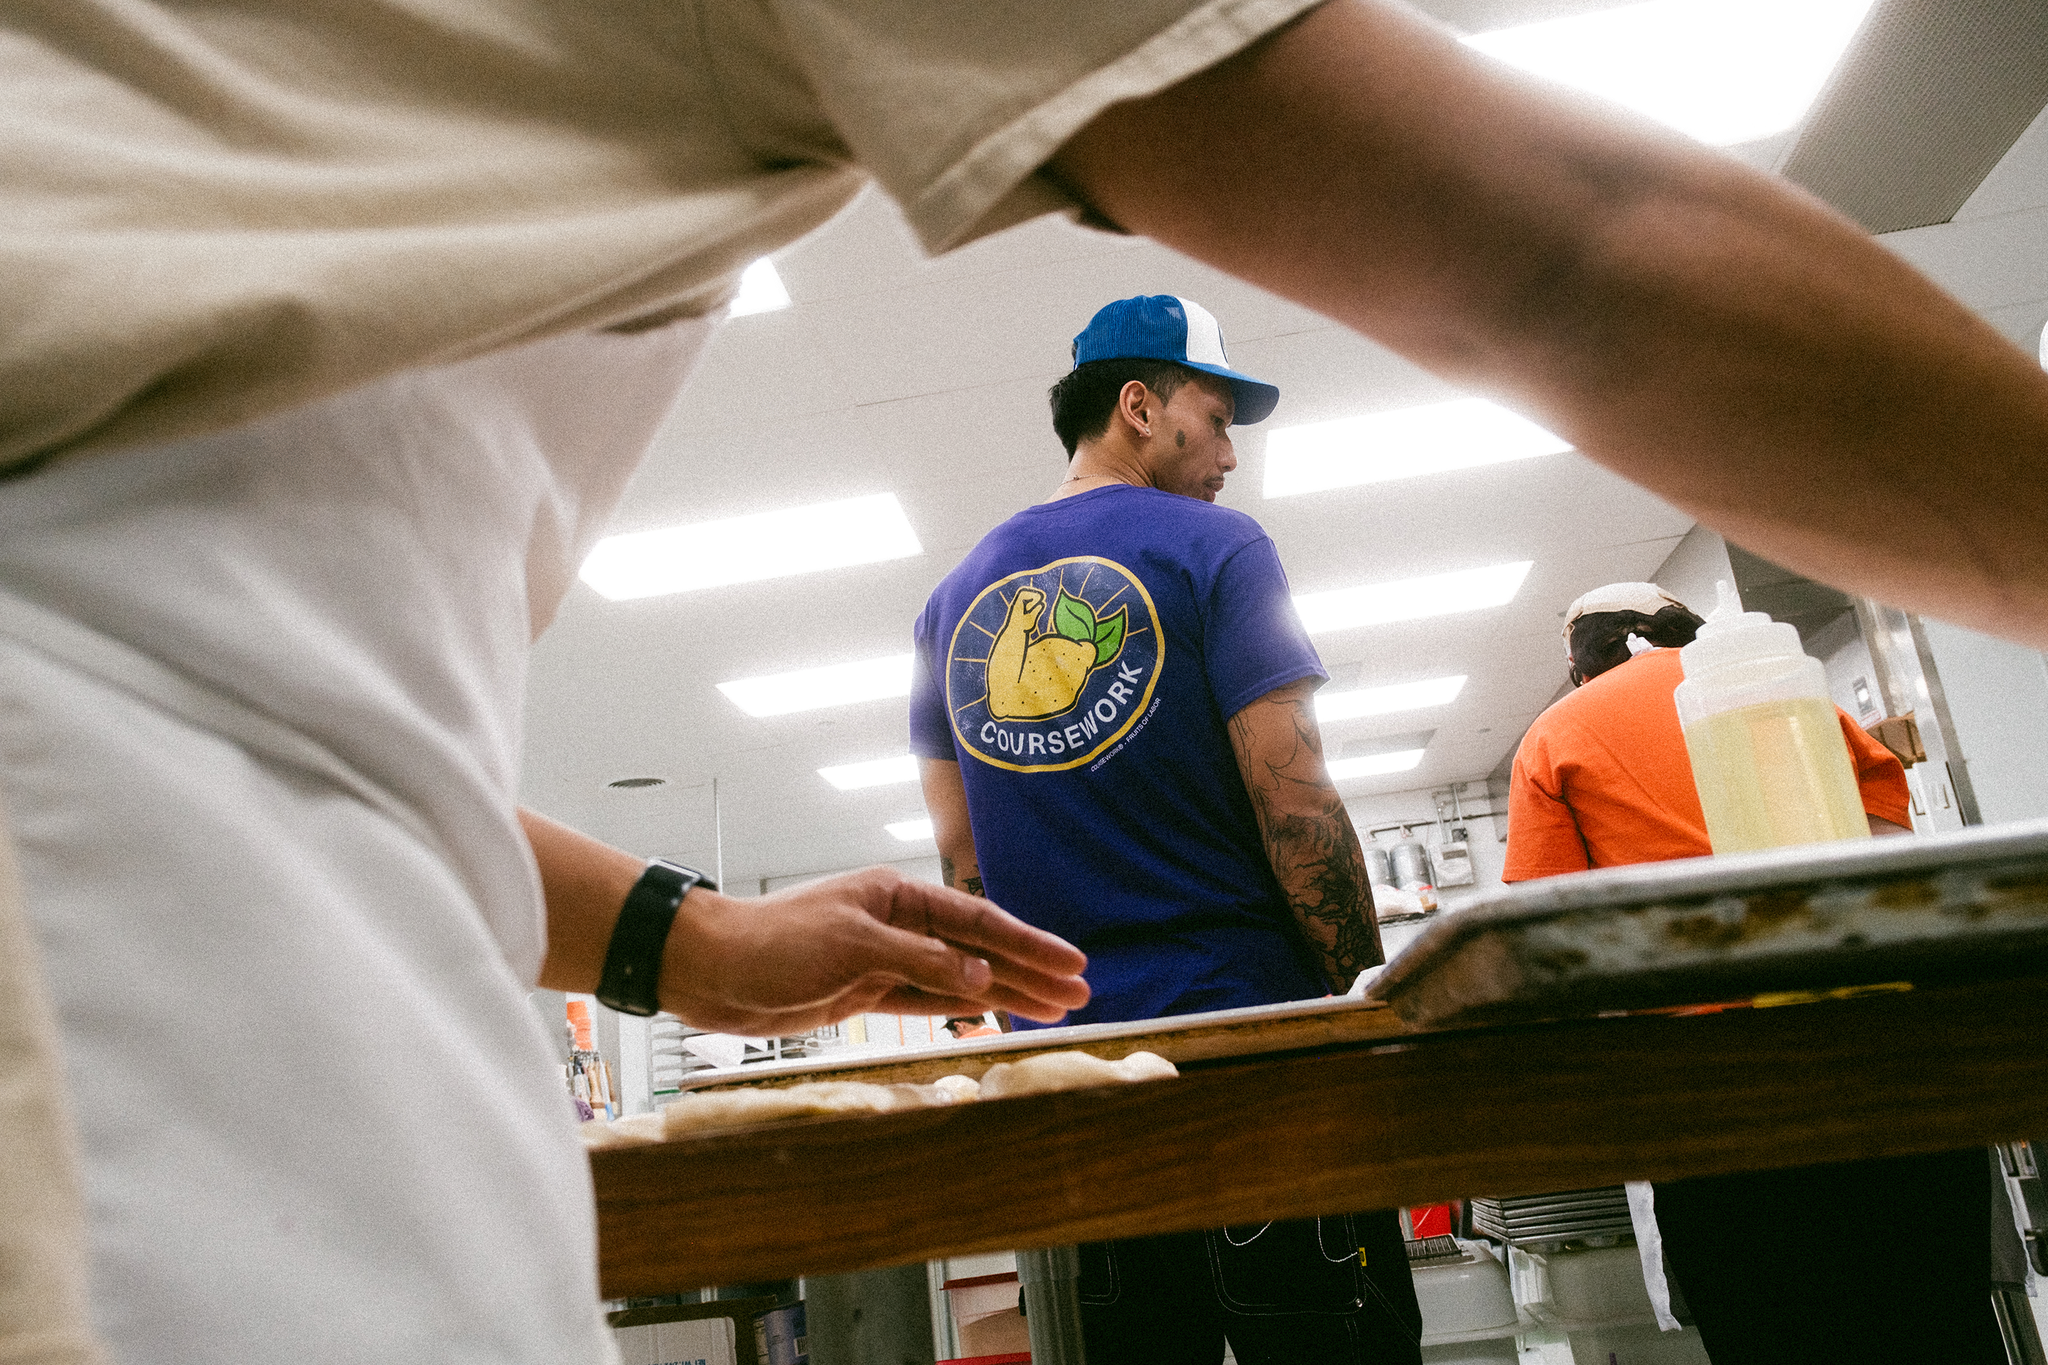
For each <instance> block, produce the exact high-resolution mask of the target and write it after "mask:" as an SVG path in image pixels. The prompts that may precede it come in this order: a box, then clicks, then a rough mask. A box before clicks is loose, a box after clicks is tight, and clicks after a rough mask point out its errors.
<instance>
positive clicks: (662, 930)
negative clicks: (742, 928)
mask: <svg viewBox="0 0 2048 1365" xmlns="http://www.w3.org/2000/svg"><path fill="white" fill-rule="evenodd" d="M693 886H701V887H703V888H705V889H706V890H708V891H716V890H717V889H718V883H717V882H714V881H712V880H711V878H709V877H707V876H705V875H704V874H703V873H702V872H699V871H698V870H697V869H696V868H694V867H684V866H683V865H682V864H681V863H672V862H670V861H668V860H667V859H666V858H656V859H655V860H654V861H653V862H651V863H649V864H647V870H646V871H645V872H643V873H641V874H640V880H639V881H637V882H634V883H633V889H632V890H631V891H628V892H627V893H626V903H625V904H624V905H623V906H621V907H619V919H618V923H616V924H614V925H613V926H612V941H611V943H610V944H608V945H607V946H606V947H605V950H604V971H603V972H601V973H599V975H598V979H597V998H598V1000H599V1002H600V1003H602V1004H605V1005H609V1006H610V1007H611V1008H613V1009H615V1010H617V1011H619V1012H620V1013H621V1014H638V1015H649V1014H653V1013H655V1012H657V1011H658V1010H660V1009H661V1002H660V999H659V995H658V992H659V988H660V986H661V950H662V948H663V947H664V946H665V945H666V944H667V943H668V931H669V927H670V926H671V925H673V924H674V923H675V922H676V911H677V910H679V909H681V908H682V904H683V897H685V896H687V895H689V894H690V888H691V887H693Z"/></svg>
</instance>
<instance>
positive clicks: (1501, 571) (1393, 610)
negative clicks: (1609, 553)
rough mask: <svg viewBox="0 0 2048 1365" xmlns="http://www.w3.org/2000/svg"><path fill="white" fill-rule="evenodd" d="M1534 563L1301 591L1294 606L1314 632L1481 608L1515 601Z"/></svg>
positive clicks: (1520, 563)
mask: <svg viewBox="0 0 2048 1365" xmlns="http://www.w3.org/2000/svg"><path fill="white" fill-rule="evenodd" d="M1534 562H1535V561H1533V560H1528V559H1524V560H1520V561H1517V562H1516V563H1513V564H1492V565H1488V566H1487V567H1486V568H1483V569H1461V570H1459V571H1458V572H1456V573H1439V574H1429V575H1427V576H1426V577H1422V578H1403V579H1398V580H1396V581H1394V582H1391V583H1367V584H1364V585H1363V586H1360V587H1356V588H1338V589H1335V590H1334V591H1331V592H1310V593H1302V594H1301V595H1299V596H1298V597H1296V598H1295V599H1294V609H1295V610H1296V611H1297V612H1299V613H1300V614H1301V624H1302V627H1303V629H1305V630H1307V631H1308V633H1309V634H1311V635H1315V634H1319V633H1320V632H1322V631H1326V630H1346V629H1349V628H1350V627H1352V626H1374V625H1379V624H1381V623H1382V622H1385V621H1416V620H1420V619H1421V618H1423V617H1425V616H1450V615H1452V614H1453V613H1456V612H1461V611H1478V610H1480V609H1481V608H1483V607H1497V606H1500V605H1501V604H1502V603H1504V602H1512V601H1513V600H1514V598H1515V594H1516V593H1517V592H1520V591H1521V588H1522V580H1523V579H1524V578H1527V577H1528V576H1529V569H1530V567H1531V565H1532V564H1533V563H1534Z"/></svg>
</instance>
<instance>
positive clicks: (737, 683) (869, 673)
mask: <svg viewBox="0 0 2048 1365" xmlns="http://www.w3.org/2000/svg"><path fill="white" fill-rule="evenodd" d="M911 662H912V660H911V656H910V655H908V654H891V655H889V656H888V657H887V658H883V659H861V660H858V661H856V662H854V663H850V664H827V665H825V666H824V667H823V668H800V669H797V670H796V671H795V672H792V673H765V674H763V675H761V676H760V677H758V678H735V679H733V680H732V681H731V682H722V683H720V684H719V685H718V690H719V691H721V692H723V693H725V695H726V697H727V698H728V699H729V700H730V701H731V702H732V704H733V705H734V706H737V707H739V708H740V710H742V711H744V712H746V713H747V714H748V715H750V716H785V715H788V714H789V713H790V712H792V711H816V710H819V709H821V708H823V707H827V706H849V705H851V704H852V703H854V702H857V701H874V700H876V699H877V698H879V697H907V696H909V695H910V667H911Z"/></svg>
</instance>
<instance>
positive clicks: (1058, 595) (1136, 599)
mask: <svg viewBox="0 0 2048 1365" xmlns="http://www.w3.org/2000/svg"><path fill="white" fill-rule="evenodd" d="M1164 656H1165V649H1164V642H1163V641H1162V640H1161V638H1160V633H1159V612H1158V609H1157V608H1155V607H1154V606H1153V605H1152V597H1151V594H1149V593H1147V592H1146V591H1145V585H1144V584H1143V583H1140V582H1139V581H1138V578H1137V575H1135V574H1133V573H1132V572H1131V571H1130V570H1129V569H1126V568H1125V567H1124V566H1123V565H1121V564H1118V563H1116V562H1115V561H1114V560H1109V559H1101V558H1098V557H1096V556H1094V555H1078V556H1075V557H1074V558H1071V559H1060V560H1055V561H1054V562H1052V563H1051V564H1047V565H1045V566H1044V567H1042V568H1037V569H1027V570H1025V571H1024V572H1022V573H1015V574H1011V575H1010V576H1009V577H1008V578H1005V579H1002V580H1001V581H1000V582H996V583H991V584H990V585H989V586H988V587H986V588H984V589H982V591H981V594H980V595H979V596H977V597H976V598H975V599H974V603H973V605H971V606H970V607H968V609H967V612H966V614H965V615H964V616H962V617H961V618H960V624H959V626H958V627H956V628H955V629H954V631H953V643H952V646H951V648H950V649H949V650H948V651H947V656H946V704H947V708H948V710H949V711H950V712H951V713H952V717H953V733H954V734H955V735H956V736H957V737H958V738H959V740H960V745H961V747H962V748H964V749H966V750H967V751H968V752H969V753H971V754H973V755H974V756H975V757H976V758H978V759H980V760H981V761H982V762H984V763H993V764H994V765H995V766H997V767H999V768H1008V769H1010V770H1011V771H1013V772H1057V771H1060V770H1063V769H1067V768H1078V767H1080V766H1081V765H1082V764H1084V763H1087V762H1088V761H1090V760H1091V759H1093V758H1094V757H1095V756H1096V755H1098V754H1100V753H1102V752H1103V751H1104V750H1106V749H1108V748H1109V747H1110V746H1111V745H1113V744H1115V743H1116V742H1117V741H1118V740H1120V739H1122V738H1123V737H1124V735H1125V734H1126V733H1127V732H1129V730H1130V728H1131V726H1132V725H1133V724H1135V723H1136V722H1137V720H1138V718H1139V717H1140V716H1142V715H1144V713H1145V708H1146V706H1147V705H1148V704H1149V703H1150V702H1151V699H1152V689H1153V688H1154V687H1155V686H1156V685H1157V684H1158V682H1159V668H1160V664H1161V662H1162V661H1163V659H1164Z"/></svg>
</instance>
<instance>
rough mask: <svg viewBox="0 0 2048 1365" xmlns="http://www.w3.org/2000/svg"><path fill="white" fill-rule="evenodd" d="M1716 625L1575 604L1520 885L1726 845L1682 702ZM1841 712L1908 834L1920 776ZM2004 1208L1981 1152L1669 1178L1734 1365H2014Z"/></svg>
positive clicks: (1679, 1270) (1675, 614)
mask: <svg viewBox="0 0 2048 1365" xmlns="http://www.w3.org/2000/svg"><path fill="white" fill-rule="evenodd" d="M1701 624H1702V622H1701V620H1700V618H1699V617H1698V616H1697V615H1695V614H1694V613H1693V612H1692V611H1690V610H1689V609H1688V608H1687V607H1686V606H1685V604H1684V603H1682V602H1680V601H1678V599H1676V598H1674V597H1672V596H1670V595H1669V594H1667V593H1665V592H1664V591H1663V590H1662V589H1661V588H1659V587H1658V586H1657V585H1656V584H1654V583H1611V584H1609V585H1608V586H1606V587H1604V588H1597V589H1595V590H1594V591H1592V592H1589V593H1587V594H1586V595H1585V596H1583V597H1581V598H1579V599H1578V601H1576V602H1574V603H1572V605H1571V607H1570V609H1569V610H1568V611H1566V613H1565V626H1564V630H1565V642H1566V651H1567V655H1566V657H1567V662H1568V663H1569V665H1570V668H1571V679H1572V683H1573V685H1574V689H1575V690H1573V691H1572V692H1571V693H1570V694H1569V695H1567V696H1565V697H1563V698H1561V699H1560V700H1559V701H1557V702H1555V703H1554V704H1552V706H1551V707H1550V709H1549V710H1547V711H1545V712H1544V713H1543V714H1542V715H1540V716H1538V717H1537V718H1536V723H1535V724H1534V725H1532V726H1530V727H1529V732H1528V734H1526V735H1525V736H1523V738H1522V744H1521V747H1520V749H1518V750H1517V751H1516V753H1515V762H1514V769H1513V775H1512V777H1511V779H1510V782H1509V787H1508V849H1507V866H1506V869H1505V871H1504V872H1503V873H1502V877H1503V880H1506V881H1509V882H1518V881H1528V880H1530V879H1532V878H1536V877H1550V876H1556V875H1558V874H1559V873H1564V872H1583V871H1585V870H1586V869H1588V868H1595V867H1616V866H1619V865H1621V864H1624V863H1647V862H1659V861H1663V860H1665V859H1670V858H1692V857H1700V856H1704V855H1706V854H1709V853H1712V852H1713V848H1712V846H1711V845H1710V844H1709V843H1708V840H1707V823H1706V817H1705V816H1704V815H1703V814H1702V812H1701V810H1700V799H1699V795H1698V793H1697V792H1696V790H1695V789H1694V787H1693V780H1692V762H1691V760H1690V759H1689V758H1688V757H1687V755H1686V750H1685V736H1684V733H1683V731H1681V730H1680V728H1679V724H1678V708H1677V704H1676V703H1675V702H1674V701H1673V700H1672V693H1673V692H1674V691H1675V690H1676V689H1677V687H1678V684H1679V683H1680V682H1682V681H1683V680H1684V677H1685V674H1684V671H1683V669H1682V668H1681V667H1680V664H1679V655H1678V646H1682V645H1687V644H1690V643H1692V639H1693V635H1694V633H1695V632H1697V631H1698V630H1699V628H1700V625H1701ZM1837 710H1838V711H1839V708H1837ZM1841 722H1842V737H1843V738H1844V739H1845V740H1846V741H1848V745H1849V756H1850V760H1851V762H1852V764H1853V765H1854V767H1855V769H1856V779H1857V784H1858V786H1859V787H1860V788H1861V790H1862V794H1863V810H1864V814H1865V815H1866V816H1867V817H1868V818H1869V820H1870V832H1871V833H1872V834H1910V833H1911V832H1912V829H1911V823H1912V815H1911V811H1910V807H1909V804H1908V801H1909V795H1908V791H1907V787H1906V773H1905V769H1904V768H1903V767H1902V766H1901V765H1900V763H1899V760H1898V759H1897V758H1896V757H1894V756H1893V755H1892V754H1891V752H1890V751H1889V750H1887V749H1885V748H1884V747H1883V746H1882V745H1880V744H1878V742H1877V741H1876V740H1874V739H1872V738H1870V737H1869V736H1868V735H1866V734H1865V733H1864V732H1863V731H1862V729H1861V728H1860V727H1858V726H1857V725H1856V723H1855V722H1854V721H1853V720H1851V719H1850V718H1849V717H1848V716H1847V715H1846V714H1843V715H1842V716H1841ZM1990 1204H1991V1186H1990V1166H1989V1162H1988V1159H1987V1158H1986V1156H1985V1154H1984V1152H1983V1151H1982V1150H1981V1149H1970V1150H1966V1151H1960V1152H1942V1153H1937V1154H1935V1155H1933V1156H1918V1157H1901V1158H1892V1159H1887V1160H1881V1161H1853V1162H1843V1163H1834V1164H1829V1165H1824V1166H1806V1167H1800V1168H1796V1169H1792V1170H1781V1171H1756V1172H1745V1173H1742V1174H1738V1175H1726V1176H1709V1177H1705V1178H1702V1179H1695V1180H1681V1181H1675V1182H1672V1183H1670V1184H1660V1185H1658V1186H1657V1187H1656V1208H1657V1223H1658V1226H1659V1228H1660V1230H1661V1231H1662V1233H1663V1238H1664V1251H1665V1256H1666V1258H1667V1259H1668V1260H1669V1262H1670V1264H1671V1268H1672V1271H1673V1272H1674V1274H1675V1276H1676V1278H1677V1280H1678V1285H1679V1288H1680V1290H1681V1291H1682V1292H1683V1294H1684V1296H1685V1299H1686V1302H1687V1304H1688V1306H1689V1307H1690V1308H1691V1310H1692V1313H1693V1317H1694V1320H1695V1322H1696V1323H1697V1325H1698V1327H1699V1331H1700V1338H1701V1340H1702V1341H1703V1342H1704V1343H1705V1344H1706V1348H1707V1352H1708V1354H1709V1355H1710V1356H1711V1357H1712V1358H1713V1359H1714V1360H1715V1361H1716V1362H1717V1363H1718V1365H1777V1363H1778V1362H1783V1363H1784V1365H1813V1362H1827V1361H1845V1362H1846V1361H1855V1362H1857V1365H1876V1363H1877V1362H1898V1363H1899V1365H1907V1363H1908V1362H1928V1361H1936V1360H1938V1361H1941V1362H1943V1365H1965V1363H1966V1362H1967V1365H2004V1361H2005V1351H2004V1347H2003V1345H2002V1343H2001V1341H2000V1339H1999V1334H1998V1328H1997V1323H1996V1320H1995V1318H1994V1317H1993V1315H1992V1308H1991V1300H1990V1293H1991V1260H1990V1238H1989V1233H1988V1229H1989V1227H1990V1225H1991V1222H1990V1219H1991V1210H1990Z"/></svg>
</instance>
